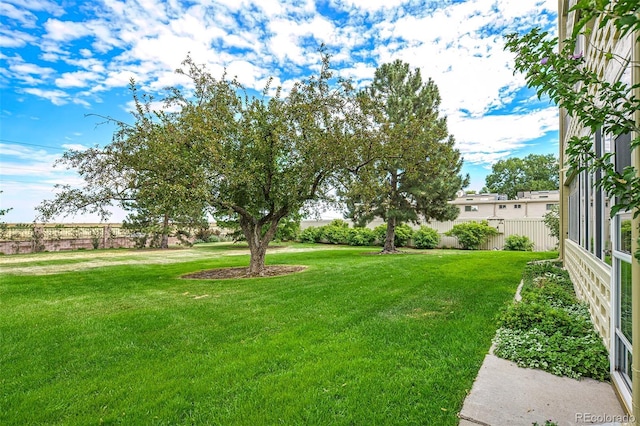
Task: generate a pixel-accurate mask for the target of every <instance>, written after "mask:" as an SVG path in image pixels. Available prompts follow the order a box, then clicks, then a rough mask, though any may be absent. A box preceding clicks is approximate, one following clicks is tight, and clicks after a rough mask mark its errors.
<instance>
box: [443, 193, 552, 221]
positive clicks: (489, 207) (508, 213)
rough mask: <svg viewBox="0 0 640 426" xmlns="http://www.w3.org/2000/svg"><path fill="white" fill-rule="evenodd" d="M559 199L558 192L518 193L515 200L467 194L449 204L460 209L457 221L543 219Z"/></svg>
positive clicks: (496, 195) (497, 196)
mask: <svg viewBox="0 0 640 426" xmlns="http://www.w3.org/2000/svg"><path fill="white" fill-rule="evenodd" d="M559 199H560V192H559V191H527V192H520V193H518V198H517V199H516V200H507V199H506V196H505V195H500V194H469V195H460V196H459V197H458V198H456V199H455V200H453V201H450V203H451V204H453V205H455V206H457V207H458V208H459V209H460V215H459V216H458V219H523V218H542V217H544V215H545V214H546V213H548V212H549V211H550V210H551V209H552V208H553V207H554V206H556V205H558V202H559Z"/></svg>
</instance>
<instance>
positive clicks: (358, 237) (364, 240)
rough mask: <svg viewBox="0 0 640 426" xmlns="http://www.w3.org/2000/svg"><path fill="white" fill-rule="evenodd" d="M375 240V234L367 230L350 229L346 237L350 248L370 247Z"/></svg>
mask: <svg viewBox="0 0 640 426" xmlns="http://www.w3.org/2000/svg"><path fill="white" fill-rule="evenodd" d="M375 240H376V234H375V233H374V232H373V230H372V229H369V228H351V229H349V233H348V236H347V242H348V244H349V245H350V246H370V245H372V244H373V242H374V241H375Z"/></svg>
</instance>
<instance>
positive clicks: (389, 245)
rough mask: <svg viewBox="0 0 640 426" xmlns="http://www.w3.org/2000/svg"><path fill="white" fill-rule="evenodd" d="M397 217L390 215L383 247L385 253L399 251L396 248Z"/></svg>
mask: <svg viewBox="0 0 640 426" xmlns="http://www.w3.org/2000/svg"><path fill="white" fill-rule="evenodd" d="M395 239H396V218H395V217H390V218H388V219H387V236H386V237H385V239H384V247H383V248H382V252H381V253H384V254H387V253H397V252H398V250H396V243H395Z"/></svg>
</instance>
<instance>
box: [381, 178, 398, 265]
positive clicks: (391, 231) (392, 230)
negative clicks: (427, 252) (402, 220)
mask: <svg viewBox="0 0 640 426" xmlns="http://www.w3.org/2000/svg"><path fill="white" fill-rule="evenodd" d="M389 183H390V184H391V194H390V203H389V204H390V206H389V209H392V208H394V207H395V201H396V195H397V190H398V172H397V170H395V169H394V170H392V171H391V180H390V182H389ZM387 212H388V210H387ZM396 222H397V219H396V217H395V216H391V217H389V216H387V236H386V238H385V239H384V247H383V248H382V252H381V253H382V254H388V253H397V252H398V250H396V242H395V240H396V224H397V223H396Z"/></svg>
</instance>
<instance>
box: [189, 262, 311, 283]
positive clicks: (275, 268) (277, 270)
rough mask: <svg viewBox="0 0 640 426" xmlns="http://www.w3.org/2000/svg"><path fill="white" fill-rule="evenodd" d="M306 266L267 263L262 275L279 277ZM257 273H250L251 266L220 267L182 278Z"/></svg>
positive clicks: (245, 276)
mask: <svg viewBox="0 0 640 426" xmlns="http://www.w3.org/2000/svg"><path fill="white" fill-rule="evenodd" d="M305 269H307V267H306V266H300V265H265V267H264V270H263V271H262V275H260V277H279V276H282V275H289V274H293V273H296V272H300V271H304V270H305ZM256 277H257V276H256V275H249V268H245V267H241V268H218V269H208V270H206V271H200V272H194V273H193V274H187V275H183V276H182V278H187V279H195V280H224V279H231V278H256Z"/></svg>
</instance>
